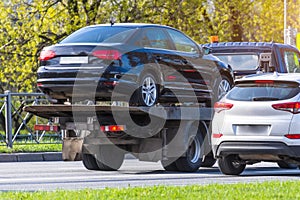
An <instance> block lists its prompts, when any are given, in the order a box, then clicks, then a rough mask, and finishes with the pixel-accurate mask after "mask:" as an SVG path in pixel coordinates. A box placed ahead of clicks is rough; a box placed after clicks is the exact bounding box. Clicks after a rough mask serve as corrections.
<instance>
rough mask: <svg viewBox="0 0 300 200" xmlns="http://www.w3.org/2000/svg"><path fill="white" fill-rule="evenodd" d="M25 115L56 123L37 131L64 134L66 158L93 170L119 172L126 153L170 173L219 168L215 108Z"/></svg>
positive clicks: (49, 110) (50, 108) (58, 108)
mask: <svg viewBox="0 0 300 200" xmlns="http://www.w3.org/2000/svg"><path fill="white" fill-rule="evenodd" d="M24 110H25V111H26V112H29V113H32V114H34V115H37V116H39V117H42V118H45V119H49V120H50V121H51V122H52V124H50V125H49V124H47V125H45V124H44V125H43V124H42V125H36V127H35V129H37V130H61V131H62V133H63V149H62V156H63V159H64V160H80V159H81V160H82V162H83V165H84V166H85V167H86V168H87V169H89V170H106V171H110V170H118V169H119V168H120V166H121V165H122V163H123V160H124V156H125V154H131V155H133V156H134V157H136V158H137V159H139V160H140V161H151V162H158V161H161V163H162V166H163V167H164V169H165V170H168V171H185V172H193V171H197V170H198V169H199V167H200V166H205V167H209V166H212V165H213V164H214V163H215V160H214V159H213V158H212V154H211V145H210V134H209V132H210V123H211V119H212V114H213V112H212V108H208V107H202V106H201V105H198V106H195V105H187V106H162V105H157V106H154V107H132V106H113V105H76V104H75V105H57V104H51V105H35V106H27V107H25V108H24Z"/></svg>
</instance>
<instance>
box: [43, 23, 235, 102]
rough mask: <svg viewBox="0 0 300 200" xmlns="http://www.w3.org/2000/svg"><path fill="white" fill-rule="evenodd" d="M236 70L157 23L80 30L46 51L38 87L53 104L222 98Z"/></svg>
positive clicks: (104, 26) (176, 31)
mask: <svg viewBox="0 0 300 200" xmlns="http://www.w3.org/2000/svg"><path fill="white" fill-rule="evenodd" d="M224 82H225V83H226V84H227V85H229V87H230V86H231V84H232V83H233V78H232V70H231V68H230V67H228V66H227V65H225V64H224V63H222V62H220V61H218V60H212V59H204V58H203V51H202V49H201V47H199V46H198V45H197V43H195V42H194V41H193V40H192V39H190V38H189V37H188V36H186V35H185V34H183V33H182V32H180V31H178V30H176V29H174V28H171V27H168V26H162V25H153V24H102V25H94V26H88V27H84V28H81V29H79V30H78V31H76V32H74V33H73V34H71V35H70V36H68V37H66V38H65V39H64V40H62V41H61V42H60V43H58V44H55V45H52V46H49V47H45V48H44V49H43V50H42V52H41V54H40V67H39V69H38V80H37V86H38V88H39V89H40V90H41V91H42V92H44V93H45V94H47V95H48V96H49V97H50V99H52V100H53V102H56V103H64V102H66V101H69V102H76V101H83V100H91V101H93V102H95V101H114V100H118V101H120V100H122V101H127V102H129V104H130V105H138V106H153V105H155V104H156V103H159V102H161V103H163V102H167V103H170V102H180V103H183V102H202V103H205V104H207V106H209V105H210V104H211V102H212V101H213V100H215V99H218V98H219V96H220V95H221V94H222V90H223V89H224Z"/></svg>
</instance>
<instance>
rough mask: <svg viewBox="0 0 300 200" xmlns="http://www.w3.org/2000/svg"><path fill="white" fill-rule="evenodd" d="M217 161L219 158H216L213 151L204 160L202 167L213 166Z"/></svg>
mask: <svg viewBox="0 0 300 200" xmlns="http://www.w3.org/2000/svg"><path fill="white" fill-rule="evenodd" d="M216 162H217V160H216V159H214V156H213V155H212V153H209V154H208V155H206V156H205V158H204V160H203V161H202V164H201V167H212V166H213V165H214V164H215V163H216Z"/></svg>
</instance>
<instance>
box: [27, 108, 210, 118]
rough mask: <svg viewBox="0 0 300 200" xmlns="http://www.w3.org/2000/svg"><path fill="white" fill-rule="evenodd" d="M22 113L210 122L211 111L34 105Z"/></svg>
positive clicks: (46, 115) (47, 116) (44, 116)
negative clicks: (125, 116) (123, 116)
mask: <svg viewBox="0 0 300 200" xmlns="http://www.w3.org/2000/svg"><path fill="white" fill-rule="evenodd" d="M24 111H26V112H29V113H32V114H34V115H36V116H39V117H42V118H46V119H50V118H53V117H68V118H70V117H73V116H74V114H75V115H76V116H80V117H81V118H87V117H94V116H99V115H106V114H111V113H112V112H114V113H118V114H120V115H122V114H126V113H128V112H129V113H130V114H131V115H151V116H155V117H159V118H162V119H165V120H195V119H198V120H211V118H212V113H213V110H212V108H207V107H179V106H178V107H175V106H168V107H163V106H156V107H121V106H100V105H55V104H53V105H34V106H26V107H25V108H24Z"/></svg>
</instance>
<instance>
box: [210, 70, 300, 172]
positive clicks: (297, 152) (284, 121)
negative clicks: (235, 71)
mask: <svg viewBox="0 0 300 200" xmlns="http://www.w3.org/2000/svg"><path fill="white" fill-rule="evenodd" d="M235 83H236V85H235V87H234V88H233V89H232V90H231V91H229V93H227V95H226V96H225V97H223V98H222V99H221V100H220V101H219V102H217V103H216V104H215V107H214V108H215V114H214V118H213V123H212V137H211V138H212V148H213V154H214V156H215V158H218V164H219V168H220V170H221V171H222V173H224V174H229V175H239V174H240V173H242V172H243V170H244V169H245V167H246V165H247V164H254V163H257V162H260V161H270V162H278V163H286V164H291V163H293V164H296V165H300V74H296V73H295V74H278V73H276V72H275V73H274V74H271V73H267V74H260V75H252V76H251V75H250V76H248V77H244V78H242V79H239V80H236V82H235Z"/></svg>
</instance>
